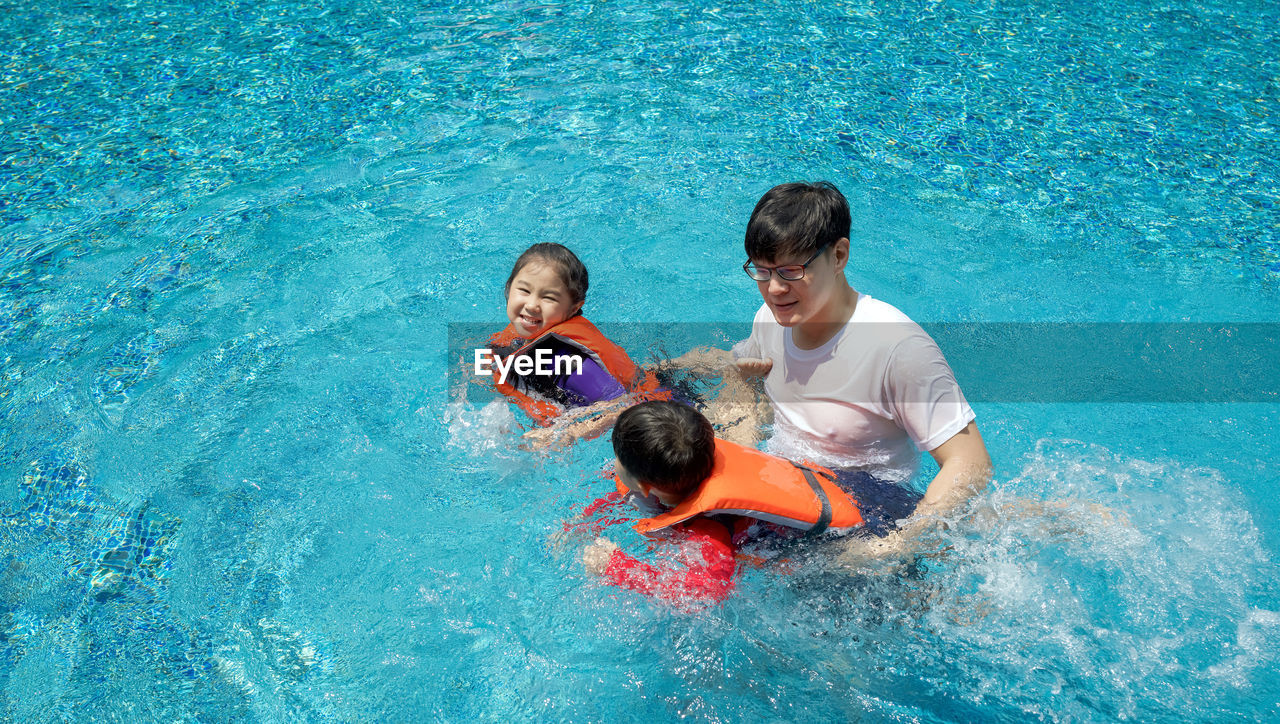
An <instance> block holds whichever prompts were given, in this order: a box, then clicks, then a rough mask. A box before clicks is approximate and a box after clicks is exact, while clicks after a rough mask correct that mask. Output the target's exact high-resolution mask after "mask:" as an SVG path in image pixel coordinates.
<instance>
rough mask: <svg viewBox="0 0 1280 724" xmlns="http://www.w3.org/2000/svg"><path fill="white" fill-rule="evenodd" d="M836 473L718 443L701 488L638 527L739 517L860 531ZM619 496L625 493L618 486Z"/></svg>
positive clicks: (814, 529)
mask: <svg viewBox="0 0 1280 724" xmlns="http://www.w3.org/2000/svg"><path fill="white" fill-rule="evenodd" d="M835 478H836V475H835V473H833V472H831V471H830V470H828V469H826V468H824V467H819V466H816V465H800V464H797V463H793V462H791V461H790V460H785V459H783V458H780V457H775V456H773V455H769V454H766V453H762V452H760V451H759V450H756V449H754V448H749V447H744V446H742V445H738V444H736V443H732V442H728V441H725V440H721V439H719V438H717V439H716V453H715V466H714V467H712V469H711V475H710V476H709V477H708V478H707V479H706V480H705V481H703V483H702V485H700V486H698V488H697V489H696V490H695V491H694V492H693V493H692V494H690V495H689V497H687V498H685V499H684V500H682V501H680V504H679V505H677V506H676V507H674V508H672V509H671V510H668V511H666V512H665V513H662V514H660V515H656V516H654V517H652V518H645V519H644V520H641V521H640V522H638V523H636V525H635V528H636V530H638V531H640V532H641V533H652V532H654V531H658V530H662V529H663V528H669V527H671V526H673V525H675V524H677V523H680V522H683V521H686V520H689V519H690V518H693V517H696V516H699V515H718V514H728V515H740V516H745V517H748V518H755V519H757V520H763V521H767V522H770V523H777V524H779V525H784V526H787V527H789V528H798V529H800V530H803V531H805V532H806V535H817V534H819V533H821V532H823V531H824V530H828V529H831V528H856V527H858V526H860V525H862V513H861V512H860V511H859V510H858V504H857V503H856V502H855V501H854V500H853V498H851V497H849V494H848V493H846V492H844V491H843V490H841V489H840V488H839V487H837V486H836V484H835V482H834V481H835ZM618 490H619V491H620V492H621V493H622V494H623V495H626V494H627V493H628V492H629V491H628V489H627V487H626V486H625V485H623V484H622V483H621V482H619V483H618Z"/></svg>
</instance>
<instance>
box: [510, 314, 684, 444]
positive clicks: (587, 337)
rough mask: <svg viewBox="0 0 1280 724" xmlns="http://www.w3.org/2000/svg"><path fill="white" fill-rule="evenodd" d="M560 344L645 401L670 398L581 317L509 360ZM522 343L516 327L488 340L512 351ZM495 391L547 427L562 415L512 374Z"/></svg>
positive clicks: (527, 344)
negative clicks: (551, 343) (545, 345)
mask: <svg viewBox="0 0 1280 724" xmlns="http://www.w3.org/2000/svg"><path fill="white" fill-rule="evenodd" d="M552 339H554V340H558V341H559V342H561V343H563V344H565V345H568V346H569V347H572V348H573V349H575V350H577V351H578V352H580V353H581V354H583V355H584V356H586V357H589V358H591V359H592V360H594V361H595V363H596V364H598V365H600V366H601V367H603V368H604V369H605V371H607V372H608V373H609V375H610V376H612V377H613V378H614V379H615V380H617V381H618V383H619V384H621V385H622V387H623V389H625V390H627V392H629V393H631V394H633V395H639V398H640V399H642V400H665V399H669V398H670V396H671V395H670V393H669V392H667V391H666V390H663V389H661V388H660V387H659V386H658V379H657V377H655V376H654V374H653V372H652V371H649V370H643V371H642V370H640V369H639V368H638V367H636V364H635V363H634V362H632V361H631V358H630V357H628V356H627V353H626V352H625V351H624V350H623V349H622V348H621V347H619V346H618V345H616V344H614V343H613V342H611V341H609V339H608V338H607V337H605V336H604V335H603V334H601V333H600V330H598V329H596V326H595V325H594V324H592V323H591V322H588V321H587V319H586V317H583V316H582V315H578V316H576V317H570V318H569V319H566V320H564V321H563V322H561V323H559V324H557V325H556V326H554V327H551V328H550V329H548V330H546V331H544V332H543V333H542V334H540V335H538V336H537V337H535V338H534V339H532V340H529V341H528V342H525V343H524V344H523V345H521V346H520V347H519V348H518V349H516V350H515V351H514V352H512V353H510V355H508V356H510V357H518V356H521V355H528V354H531V353H532V352H533V351H534V350H535V349H536V348H537V347H538V346H539V345H541V344H543V343H545V342H547V341H548V340H552ZM518 341H520V337H519V336H518V335H517V334H516V331H515V327H514V326H513V325H510V324H508V325H507V328H506V329H504V330H502V331H501V332H499V333H497V334H495V335H493V336H492V337H490V338H489V343H490V344H491V345H493V346H495V347H510V346H512V345H514V344H515V343H517V342H518ZM493 380H494V387H495V388H497V390H498V391H499V392H501V393H502V394H504V395H506V396H507V397H510V398H511V400H512V401H513V402H515V403H516V404H517V405H519V406H520V409H522V410H524V411H525V413H526V414H528V415H529V417H532V418H533V419H534V420H535V421H537V422H538V423H539V424H543V425H545V424H548V423H550V422H551V420H552V419H554V418H555V417H556V416H557V415H559V414H560V408H559V407H558V406H556V404H555V403H553V402H550V401H548V400H545V399H540V398H539V397H534V396H532V395H530V394H528V393H527V392H525V391H524V390H522V389H520V386H519V384H518V383H519V382H520V379H519V378H518V377H517V376H516V375H515V372H514V367H513V371H512V372H511V373H510V374H508V375H507V380H506V381H505V382H499V381H498V376H497V375H496V374H495V375H494V377H493Z"/></svg>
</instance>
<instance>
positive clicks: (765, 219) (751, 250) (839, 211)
mask: <svg viewBox="0 0 1280 724" xmlns="http://www.w3.org/2000/svg"><path fill="white" fill-rule="evenodd" d="M849 226H850V219H849V202H848V201H847V200H845V198H844V194H842V193H840V190H839V189H837V188H836V187H835V186H834V185H832V184H831V183H829V182H827V181H819V182H817V183H800V182H797V183H787V184H780V185H778V186H774V187H773V188H771V189H769V190H768V191H767V192H766V193H765V195H764V196H761V197H760V201H759V202H757V203H756V208H755V210H753V211H752V212H751V219H750V220H749V221H748V222H747V238H746V243H745V246H746V249H747V258H748V259H754V260H759V261H763V262H773V261H776V260H778V259H806V258H808V257H810V256H813V255H814V254H816V253H817V252H818V249H821V248H824V247H826V246H829V245H831V244H834V243H836V242H837V241H839V240H840V239H847V238H848V237H849Z"/></svg>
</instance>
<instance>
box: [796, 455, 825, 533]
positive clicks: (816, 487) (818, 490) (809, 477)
mask: <svg viewBox="0 0 1280 724" xmlns="http://www.w3.org/2000/svg"><path fill="white" fill-rule="evenodd" d="M791 464H792V465H795V466H796V467H797V468H799V469H800V472H802V473H804V479H805V482H807V483H809V487H810V488H813V494H814V495H816V496H818V502H819V503H821V504H822V512H821V513H819V514H818V522H817V523H814V524H813V527H812V528H810V529H809V530H808V531H807V532H805V534H804V537H806V538H812V537H813V536H816V535H818V534H820V533H822V532H823V531H824V530H826V529H827V526H828V525H831V499H830V498H828V497H827V491H826V490H823V488H822V484H821V483H819V482H818V478H817V477H816V476H815V475H814V474H813V471H812V470H810V469H809V468H806V467H805V466H803V465H798V464H796V463H795V462H792V463H791Z"/></svg>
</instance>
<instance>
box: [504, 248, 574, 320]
mask: <svg viewBox="0 0 1280 724" xmlns="http://www.w3.org/2000/svg"><path fill="white" fill-rule="evenodd" d="M581 308H582V302H574V301H572V300H571V297H570V295H569V289H568V287H566V286H565V283H564V281H563V280H561V278H560V273H559V270H558V269H556V267H555V266H554V265H552V264H546V263H543V262H540V261H531V262H529V263H528V264H526V265H525V266H524V268H523V269H521V270H520V271H519V272H518V273H516V276H515V279H513V280H512V282H511V289H510V291H509V292H508V293H507V319H508V320H509V321H510V322H511V324H512V326H514V327H515V330H516V333H517V334H518V335H520V336H521V337H524V338H526V339H532V338H533V337H537V336H538V335H540V334H542V333H543V332H545V331H547V330H548V329H550V328H552V327H554V326H556V325H557V324H559V323H561V322H563V321H564V320H566V319H568V318H569V317H572V316H573V315H575V314H577V313H578V310H579V309H581Z"/></svg>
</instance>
